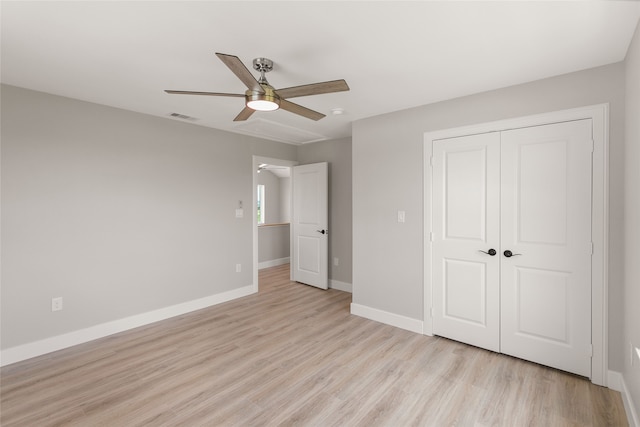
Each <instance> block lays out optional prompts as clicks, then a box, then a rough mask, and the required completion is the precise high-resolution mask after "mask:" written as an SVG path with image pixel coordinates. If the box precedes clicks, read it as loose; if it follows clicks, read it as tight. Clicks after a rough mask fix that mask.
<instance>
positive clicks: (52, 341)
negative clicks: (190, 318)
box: [0, 285, 255, 366]
mask: <svg viewBox="0 0 640 427" xmlns="http://www.w3.org/2000/svg"><path fill="white" fill-rule="evenodd" d="M253 293H255V290H254V288H253V285H249V286H245V287H242V288H238V289H233V290H231V291H227V292H223V293H220V294H216V295H210V296H207V297H204V298H199V299H196V300H193V301H187V302H184V303H181V304H176V305H172V306H169V307H164V308H160V309H158V310H153V311H149V312H146V313H142V314H136V315H134V316H130V317H125V318H124V319H118V320H114V321H111V322H107V323H102V324H99V325H95V326H91V327H89V328H85V329H80V330H77V331H73V332H69V333H66V334H62V335H57V336H55V337H51V338H45V339H43V340H39V341H34V342H30V343H27V344H23V345H19V346H16V347H11V348H8V349H6V350H2V351H0V366H6V365H10V364H12V363H16V362H20V361H22V360H26V359H30V358H32V357H36V356H41V355H43V354H47V353H51V352H53V351H57V350H62V349H63V348H67V347H72V346H74V345H78V344H82V343H85V342H89V341H92V340H95V339H98V338H103V337H106V336H109V335H113V334H116V333H118V332H123V331H127V330H129V329H133V328H137V327H139V326H144V325H148V324H150V323H154V322H158V321H160V320H165V319H168V318H170V317H175V316H179V315H181V314H185V313H189V312H191V311H195V310H200V309H203V308H206V307H210V306H212V305H216V304H221V303H223V302H227V301H231V300H234V299H236V298H241V297H244V296H247V295H250V294H253Z"/></svg>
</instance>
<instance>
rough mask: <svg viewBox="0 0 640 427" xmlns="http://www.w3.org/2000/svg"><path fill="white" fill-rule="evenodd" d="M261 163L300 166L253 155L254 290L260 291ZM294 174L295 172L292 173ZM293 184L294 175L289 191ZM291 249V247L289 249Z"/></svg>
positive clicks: (296, 163) (290, 166) (292, 161)
mask: <svg viewBox="0 0 640 427" xmlns="http://www.w3.org/2000/svg"><path fill="white" fill-rule="evenodd" d="M261 163H266V164H268V165H274V166H287V167H289V168H292V167H294V166H298V162H297V161H294V160H283V159H274V158H271V157H262V156H255V155H254V156H253V192H252V194H253V196H252V198H253V201H252V203H251V209H252V210H251V218H252V224H253V292H258V263H259V261H258V218H257V217H256V215H255V213H256V211H257V210H258V166H260V164H261ZM292 175H293V174H292ZM292 185H293V176H292V178H291V182H289V191H291V188H292ZM290 203H291V215H293V200H291V201H290ZM292 238H293V237H292V236H291V233H289V248H292V247H293V246H291V243H292V242H291V239H292ZM289 251H291V249H289Z"/></svg>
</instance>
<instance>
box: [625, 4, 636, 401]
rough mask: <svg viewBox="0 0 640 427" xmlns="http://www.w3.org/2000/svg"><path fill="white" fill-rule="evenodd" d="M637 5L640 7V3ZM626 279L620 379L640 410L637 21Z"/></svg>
mask: <svg viewBox="0 0 640 427" xmlns="http://www.w3.org/2000/svg"><path fill="white" fill-rule="evenodd" d="M639 7H640V6H639ZM626 117H627V120H626V135H625V137H626V138H625V168H624V169H625V186H624V196H625V205H624V231H625V251H624V255H625V278H624V290H623V293H624V301H625V305H624V312H625V318H624V339H623V344H622V350H621V351H622V354H623V355H624V370H623V378H624V380H625V383H626V384H627V387H628V389H629V394H630V398H631V400H632V401H633V402H634V405H635V408H636V411H640V361H638V360H637V359H636V363H635V366H631V357H630V355H629V353H630V348H629V347H630V345H631V344H633V345H634V346H635V347H639V348H640V262H639V261H640V24H639V25H638V27H637V28H636V33H635V36H634V38H633V41H632V43H631V46H630V47H629V52H628V53H627V58H626Z"/></svg>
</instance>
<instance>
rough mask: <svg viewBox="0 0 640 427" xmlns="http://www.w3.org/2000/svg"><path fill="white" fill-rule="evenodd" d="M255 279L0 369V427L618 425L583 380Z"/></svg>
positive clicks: (279, 272) (605, 394)
mask: <svg viewBox="0 0 640 427" xmlns="http://www.w3.org/2000/svg"><path fill="white" fill-rule="evenodd" d="M288 268H289V267H288V265H283V266H278V267H273V268H269V269H265V270H261V271H260V292H259V293H258V294H255V295H250V296H247V297H244V298H240V299H237V300H234V301H230V302H227V303H224V304H220V305H217V306H214V307H209V308H206V309H203V310H198V311H196V312H193V313H188V314H185V315H181V316H177V317H174V318H171V319H168V320H166V321H162V322H158V323H154V324H151V325H146V326H143V327H140V328H137V329H133V330H129V331H126V332H123V333H120V334H116V335H113V336H110V337H106V338H102V339H99V340H95V341H93V342H90V343H86V344H83V345H79V346H76V347H73V348H69V349H65V350H61V351H59V352H56V353H51V354H48V355H44V356H41V357H38V358H34V359H32V360H27V361H24V362H20V363H16V364H13V365H10V366H6V367H3V368H2V369H1V370H0V424H1V425H2V426H7V427H10V426H20V427H23V426H26V427H31V426H38V427H47V426H83V427H84V426H127V427H128V426H147V425H148V426H154V427H156V426H279V425H283V426H321V427H326V426H341V427H342V426H393V427H396V426H446V425H457V426H520V425H523V426H524V425H526V426H545V427H546V426H572V425H576V426H577V425H579V426H625V425H627V421H626V418H625V413H624V407H623V405H622V401H621V398H620V394H619V393H617V392H614V391H611V390H609V389H606V388H603V387H598V386H595V385H593V384H591V383H590V382H589V381H587V380H585V379H584V378H580V377H576V376H574V375H571V374H567V373H564V372H561V371H557V370H553V369H549V368H546V367H542V366H540V365H536V364H533V363H529V362H526V361H522V360H519V359H516V358H512V357H509V356H505V355H501V354H497V353H493V352H490V351H486V350H482V349H479V348H476V347H471V346H468V345H465V344H461V343H457V342H454V341H450V340H447V339H444V338H438V337H427V336H422V335H419V334H415V333H412V332H408V331H405V330H401V329H397V328H393V327H391V326H388V325H383V324H380V323H376V322H373V321H370V320H367V319H364V318H361V317H357V316H353V315H351V314H350V312H349V307H350V303H351V294H349V293H345V292H341V291H337V290H328V291H323V290H319V289H316V288H313V287H310V286H306V285H302V284H298V283H294V282H291V281H290V280H289V269H288Z"/></svg>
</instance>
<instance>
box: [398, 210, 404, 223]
mask: <svg viewBox="0 0 640 427" xmlns="http://www.w3.org/2000/svg"><path fill="white" fill-rule="evenodd" d="M398 222H404V211H398Z"/></svg>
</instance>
